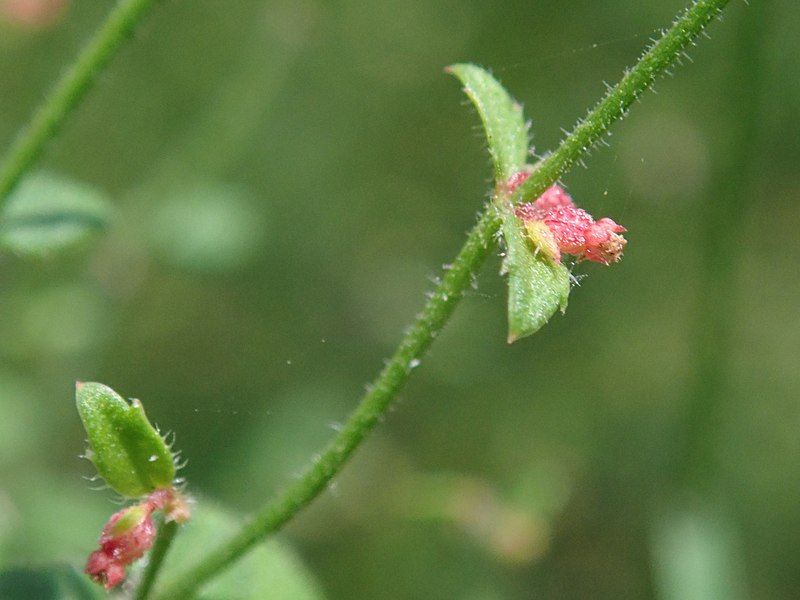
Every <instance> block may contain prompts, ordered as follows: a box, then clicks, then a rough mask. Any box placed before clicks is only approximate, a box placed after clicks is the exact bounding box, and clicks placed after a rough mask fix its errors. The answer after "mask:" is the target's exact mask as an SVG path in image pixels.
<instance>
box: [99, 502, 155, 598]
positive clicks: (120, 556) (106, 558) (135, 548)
mask: <svg viewBox="0 0 800 600" xmlns="http://www.w3.org/2000/svg"><path fill="white" fill-rule="evenodd" d="M154 509H155V507H154V506H153V505H152V504H151V503H150V502H145V503H143V504H137V505H135V506H129V507H127V508H123V509H122V510H120V511H118V512H116V513H114V514H113V515H111V518H110V519H109V520H108V523H106V525H105V527H103V533H102V534H101V535H100V549H99V550H95V551H94V552H92V553H91V554H90V555H89V560H88V561H87V562H86V573H87V574H89V575H90V576H91V578H92V579H93V580H94V581H96V582H98V583H102V584H103V586H105V588H106V589H107V590H110V589H111V588H113V587H115V586H117V585H119V584H120V583H122V581H123V580H124V579H125V567H126V566H127V565H129V564H130V563H132V562H133V561H135V560H136V559H138V558H141V556H142V555H143V554H144V553H145V552H147V551H148V550H149V549H150V546H152V545H153V541H154V540H155V537H156V527H155V524H154V523H153V517H152V515H153V510H154Z"/></svg>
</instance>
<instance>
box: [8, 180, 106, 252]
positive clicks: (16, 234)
mask: <svg viewBox="0 0 800 600" xmlns="http://www.w3.org/2000/svg"><path fill="white" fill-rule="evenodd" d="M110 213H111V208H110V204H109V202H108V200H107V199H106V197H105V195H103V194H102V193H100V192H98V191H97V190H96V189H94V188H92V187H90V186H87V185H85V184H83V183H78V182H76V181H72V180H70V179H67V178H65V177H61V176H58V175H54V174H50V173H34V174H32V175H30V176H29V177H27V178H26V179H24V180H23V181H22V182H21V183H20V185H19V187H17V189H16V190H14V192H13V193H12V194H11V196H10V197H9V200H8V203H7V204H6V206H5V208H4V209H3V211H2V213H0V245H2V246H3V247H5V248H7V249H8V250H10V251H12V252H15V253H17V254H20V255H25V256H46V255H48V254H51V253H53V252H56V251H58V250H64V249H66V248H69V247H71V246H74V245H77V244H79V243H80V242H82V241H84V240H85V239H87V238H88V237H90V236H91V234H93V233H95V232H97V231H99V230H102V229H104V228H105V227H106V225H107V224H108V221H109V217H110Z"/></svg>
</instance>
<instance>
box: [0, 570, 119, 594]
mask: <svg viewBox="0 0 800 600" xmlns="http://www.w3.org/2000/svg"><path fill="white" fill-rule="evenodd" d="M104 596H105V594H104V593H103V592H101V591H100V588H99V587H97V586H93V585H91V583H90V582H89V579H88V578H87V577H85V576H84V575H82V574H81V573H78V572H77V571H76V570H75V569H74V568H73V567H70V566H69V565H53V566H47V567H42V568H39V569H31V568H16V569H9V570H6V571H2V572H0V600H22V599H23V598H25V599H29V600H99V599H100V598H103V597H104Z"/></svg>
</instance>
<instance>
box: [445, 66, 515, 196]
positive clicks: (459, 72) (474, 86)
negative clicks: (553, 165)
mask: <svg viewBox="0 0 800 600" xmlns="http://www.w3.org/2000/svg"><path fill="white" fill-rule="evenodd" d="M447 72H448V73H452V74H453V75H455V76H456V77H458V78H459V79H460V80H461V83H463V84H464V92H465V93H466V94H467V96H469V99H470V100H472V103H473V104H474V105H475V108H477V109H478V113H479V114H480V116H481V121H483V127H484V129H485V130H486V139H487V141H488V143H489V153H490V154H491V155H492V162H493V164H494V176H495V180H496V182H497V183H498V184H500V183H502V182H505V181H506V180H508V178H509V177H511V175H513V174H514V173H516V172H518V171H520V170H521V169H522V168H523V167H524V166H525V163H526V160H527V157H528V128H527V127H526V125H525V119H524V117H523V115H522V107H521V106H520V105H519V103H517V102H516V101H515V100H514V99H513V98H512V97H511V96H509V95H508V92H506V90H505V88H504V87H503V86H502V85H500V83H499V82H498V81H497V80H496V79H495V78H494V77H492V76H491V75H490V74H489V73H488V72H486V71H485V70H483V69H481V68H480V67H477V66H475V65H470V64H458V65H453V66H451V67H448V68H447Z"/></svg>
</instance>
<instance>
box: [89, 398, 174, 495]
mask: <svg viewBox="0 0 800 600" xmlns="http://www.w3.org/2000/svg"><path fill="white" fill-rule="evenodd" d="M75 396H76V402H77V405H78V413H79V414H80V416H81V421H83V426H84V428H85V429H86V434H87V436H88V438H89V446H90V451H89V453H88V454H89V457H90V458H91V460H92V462H93V463H94V465H95V467H97V471H98V473H99V474H100V476H101V477H102V478H103V479H104V480H105V481H106V483H107V484H108V485H109V486H111V487H112V488H113V489H114V490H115V491H117V492H118V493H120V494H122V495H123V496H127V497H131V498H135V497H139V496H144V495H145V494H148V493H150V492H152V491H153V490H156V489H158V488H164V487H167V486H170V485H172V480H173V479H174V478H175V464H174V462H173V456H172V453H171V452H170V449H169V447H168V446H167V444H166V443H165V442H164V440H163V439H162V437H161V435H160V434H159V433H158V431H156V429H155V428H154V427H153V426H152V425H151V424H150V422H149V421H148V420H147V416H146V415H145V414H144V407H143V406H142V403H141V402H139V401H138V400H133V401H132V402H131V403H130V404H129V403H128V402H126V401H125V400H124V399H123V398H122V397H121V396H120V395H119V394H117V393H116V392H115V391H114V390H112V389H111V388H109V387H108V386H105V385H103V384H101V383H78V384H77V385H76V388H75Z"/></svg>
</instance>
